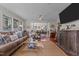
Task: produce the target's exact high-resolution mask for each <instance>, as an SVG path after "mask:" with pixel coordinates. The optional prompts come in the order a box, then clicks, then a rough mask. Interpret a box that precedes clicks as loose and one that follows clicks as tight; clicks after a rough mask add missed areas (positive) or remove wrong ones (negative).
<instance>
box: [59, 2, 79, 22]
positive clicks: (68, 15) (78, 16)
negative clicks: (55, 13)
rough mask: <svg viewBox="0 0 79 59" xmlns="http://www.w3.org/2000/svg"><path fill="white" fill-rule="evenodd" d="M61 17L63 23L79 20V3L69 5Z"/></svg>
mask: <svg viewBox="0 0 79 59" xmlns="http://www.w3.org/2000/svg"><path fill="white" fill-rule="evenodd" d="M59 18H60V23H61V24H63V23H68V22H72V21H75V20H79V3H72V4H71V5H69V6H68V7H67V8H66V9H64V10H63V11H62V12H61V13H60V14H59Z"/></svg>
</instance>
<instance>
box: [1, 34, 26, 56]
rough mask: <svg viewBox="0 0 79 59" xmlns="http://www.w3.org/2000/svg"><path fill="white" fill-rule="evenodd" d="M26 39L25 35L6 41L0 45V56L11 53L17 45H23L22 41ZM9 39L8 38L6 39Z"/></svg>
mask: <svg viewBox="0 0 79 59" xmlns="http://www.w3.org/2000/svg"><path fill="white" fill-rule="evenodd" d="M26 39H27V35H25V36H23V37H21V38H17V39H16V40H13V41H10V42H7V43H5V44H2V45H0V56H9V55H12V53H14V52H15V51H16V50H17V49H18V48H19V47H21V46H22V45H23V42H24V41H25V40H26ZM8 41H9V40H8Z"/></svg>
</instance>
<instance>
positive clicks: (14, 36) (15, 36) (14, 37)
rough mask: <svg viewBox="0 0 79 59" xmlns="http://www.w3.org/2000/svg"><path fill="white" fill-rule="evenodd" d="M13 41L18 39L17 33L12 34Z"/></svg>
mask: <svg viewBox="0 0 79 59" xmlns="http://www.w3.org/2000/svg"><path fill="white" fill-rule="evenodd" d="M10 38H11V41H15V40H17V39H18V36H17V35H16V34H14V35H10Z"/></svg>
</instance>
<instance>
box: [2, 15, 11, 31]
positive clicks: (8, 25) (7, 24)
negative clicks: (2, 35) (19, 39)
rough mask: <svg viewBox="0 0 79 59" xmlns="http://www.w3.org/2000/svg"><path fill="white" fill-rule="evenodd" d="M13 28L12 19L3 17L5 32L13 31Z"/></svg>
mask: <svg viewBox="0 0 79 59" xmlns="http://www.w3.org/2000/svg"><path fill="white" fill-rule="evenodd" d="M11 28H12V18H11V17H8V16H6V15H3V30H11Z"/></svg>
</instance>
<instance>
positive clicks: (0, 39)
mask: <svg viewBox="0 0 79 59" xmlns="http://www.w3.org/2000/svg"><path fill="white" fill-rule="evenodd" d="M2 44H5V41H4V39H3V38H2V37H1V36H0V45H2Z"/></svg>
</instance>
